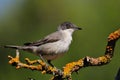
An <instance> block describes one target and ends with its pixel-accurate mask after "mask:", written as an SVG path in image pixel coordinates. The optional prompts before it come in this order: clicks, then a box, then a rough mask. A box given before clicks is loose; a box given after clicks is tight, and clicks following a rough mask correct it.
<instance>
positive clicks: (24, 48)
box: [4, 45, 34, 52]
mask: <svg viewBox="0 0 120 80" xmlns="http://www.w3.org/2000/svg"><path fill="white" fill-rule="evenodd" d="M4 48H12V49H19V50H24V51H28V52H33V51H34V47H32V46H14V45H6V46H4Z"/></svg>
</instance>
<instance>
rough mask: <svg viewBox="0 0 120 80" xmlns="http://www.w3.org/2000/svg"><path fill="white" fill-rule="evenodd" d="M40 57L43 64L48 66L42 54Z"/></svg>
mask: <svg viewBox="0 0 120 80" xmlns="http://www.w3.org/2000/svg"><path fill="white" fill-rule="evenodd" d="M39 56H40V58H41V60H42V61H43V62H45V63H46V65H47V66H48V65H49V64H48V63H47V62H46V61H45V59H44V58H43V57H42V56H41V54H40V55H39Z"/></svg>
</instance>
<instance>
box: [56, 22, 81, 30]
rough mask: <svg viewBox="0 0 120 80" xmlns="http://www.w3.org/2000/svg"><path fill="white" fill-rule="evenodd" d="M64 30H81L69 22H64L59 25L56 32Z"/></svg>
mask: <svg viewBox="0 0 120 80" xmlns="http://www.w3.org/2000/svg"><path fill="white" fill-rule="evenodd" d="M66 29H73V30H81V28H79V27H77V26H76V25H75V24H73V23H71V22H64V23H62V24H60V25H59V27H58V30H66Z"/></svg>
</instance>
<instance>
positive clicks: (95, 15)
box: [0, 0, 120, 80]
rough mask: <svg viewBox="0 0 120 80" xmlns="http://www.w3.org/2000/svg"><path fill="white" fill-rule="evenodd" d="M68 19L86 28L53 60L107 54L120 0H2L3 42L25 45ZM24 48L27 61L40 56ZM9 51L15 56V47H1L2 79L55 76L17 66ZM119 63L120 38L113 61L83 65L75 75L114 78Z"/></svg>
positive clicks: (119, 24)
mask: <svg viewBox="0 0 120 80" xmlns="http://www.w3.org/2000/svg"><path fill="white" fill-rule="evenodd" d="M64 21H71V22H72V23H74V24H76V25H78V26H80V27H82V28H83V30H81V31H78V32H75V33H74V34H73V42H72V45H71V46H70V50H69V51H68V52H67V54H65V56H64V57H62V58H59V59H57V60H54V61H53V64H54V65H56V67H58V68H61V67H62V66H64V65H65V64H66V63H68V62H71V61H76V60H78V59H79V58H82V57H84V56H93V57H98V56H101V55H103V54H104V51H105V46H106V44H107V37H108V35H109V34H110V33H111V32H113V31H115V30H116V29H118V28H120V0H58V1H56V0H0V45H7V44H14V45H22V44H23V43H25V42H30V41H36V40H39V39H40V38H43V37H44V36H46V35H47V34H49V33H52V32H54V31H55V30H56V28H57V26H58V25H59V24H60V23H62V22H64ZM20 52H21V54H20V59H21V60H22V61H23V62H24V58H26V57H28V58H30V59H32V60H34V59H39V57H37V56H35V55H33V54H30V53H28V52H24V51H20ZM8 55H12V56H15V50H12V49H4V48H1V50H0V80H28V78H34V79H35V80H48V79H49V78H50V77H51V75H42V74H41V72H39V71H31V70H29V69H18V70H16V69H15V67H13V66H11V65H9V64H8V58H7V56H8ZM58 62H59V63H58ZM119 67H120V40H119V41H118V42H117V44H116V48H115V55H114V57H113V59H112V61H111V62H110V64H108V65H105V66H99V67H88V68H84V69H81V70H80V71H79V74H78V75H77V74H76V73H74V74H73V75H72V77H73V80H114V78H115V75H116V73H117V71H118V68H119Z"/></svg>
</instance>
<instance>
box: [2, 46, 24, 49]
mask: <svg viewBox="0 0 120 80" xmlns="http://www.w3.org/2000/svg"><path fill="white" fill-rule="evenodd" d="M4 48H13V49H21V48H22V47H21V46H14V45H5V46H4Z"/></svg>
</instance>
